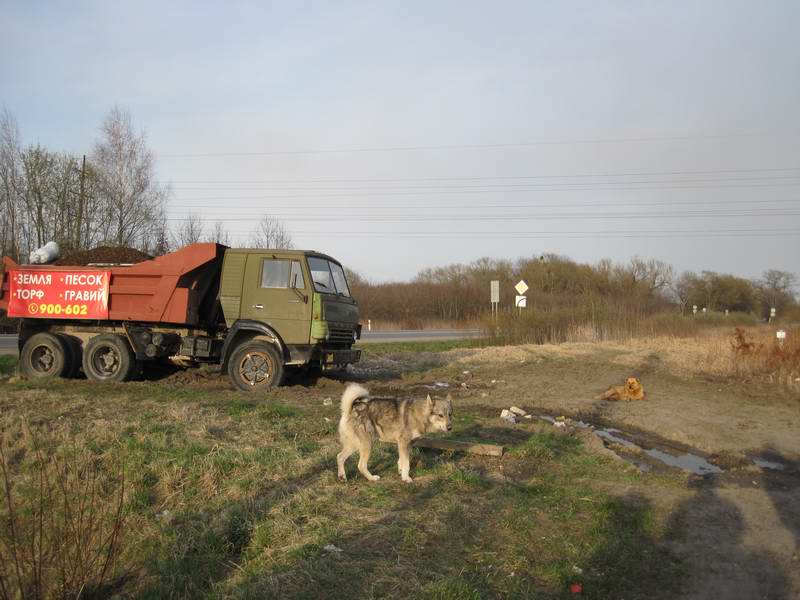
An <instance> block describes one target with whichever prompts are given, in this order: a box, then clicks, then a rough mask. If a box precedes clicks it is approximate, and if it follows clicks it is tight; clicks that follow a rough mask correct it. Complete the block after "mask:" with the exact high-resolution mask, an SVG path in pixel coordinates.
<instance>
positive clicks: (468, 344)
mask: <svg viewBox="0 0 800 600" xmlns="http://www.w3.org/2000/svg"><path fill="white" fill-rule="evenodd" d="M486 345H487V340H486V339H484V338H473V339H466V340H431V341H421V342H367V343H364V342H360V343H359V344H357V345H356V348H357V349H359V350H361V351H362V352H363V353H364V354H367V355H368V354H389V353H392V352H446V351H447V350H457V349H459V348H482V347H484V346H486Z"/></svg>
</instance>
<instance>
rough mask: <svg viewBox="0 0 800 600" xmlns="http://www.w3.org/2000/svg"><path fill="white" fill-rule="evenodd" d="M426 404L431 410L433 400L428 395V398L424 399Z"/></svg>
mask: <svg viewBox="0 0 800 600" xmlns="http://www.w3.org/2000/svg"><path fill="white" fill-rule="evenodd" d="M426 402H427V403H428V408H430V409H432V408H433V398H431V395H430V394H428V397H427V398H426Z"/></svg>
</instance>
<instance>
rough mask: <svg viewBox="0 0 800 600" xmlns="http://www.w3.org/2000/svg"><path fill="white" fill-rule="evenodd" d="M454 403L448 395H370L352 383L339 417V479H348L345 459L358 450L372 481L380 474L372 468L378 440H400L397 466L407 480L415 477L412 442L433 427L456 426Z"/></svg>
mask: <svg viewBox="0 0 800 600" xmlns="http://www.w3.org/2000/svg"><path fill="white" fill-rule="evenodd" d="M452 417H453V404H452V401H451V398H450V396H449V395H448V396H447V398H445V399H442V398H431V397H430V396H428V397H427V398H425V399H419V400H399V399H394V398H370V396H369V392H368V391H367V390H366V389H365V388H363V387H361V386H360V385H355V384H350V385H349V386H347V389H346V390H345V391H344V393H343V394H342V417H341V419H340V420H339V440H340V441H341V442H342V451H341V452H339V454H338V455H337V457H336V463H337V467H338V473H339V479H340V480H342V481H345V480H346V479H347V476H346V475H345V472H344V463H345V461H346V460H347V459H348V457H349V456H350V455H351V454H353V452H355V451H358V454H359V456H358V470H359V471H360V472H361V474H362V475H363V476H364V477H366V478H367V479H369V480H370V481H378V479H380V476H378V475H373V474H372V473H370V472H369V468H368V466H367V463H368V462H369V455H370V451H371V450H372V444H373V443H374V442H376V441H378V440H380V441H382V442H394V443H396V444H397V451H398V455H399V460H398V461H397V468H398V470H399V471H400V477H401V478H402V479H403V481H405V482H407V483H410V482H411V481H412V479H411V477H410V476H409V474H408V471H409V467H410V465H409V462H410V460H409V455H410V453H411V442H413V441H414V440H415V439H417V438H419V437H421V436H422V434H424V433H428V432H431V431H450V430H451V429H452V427H453V426H452Z"/></svg>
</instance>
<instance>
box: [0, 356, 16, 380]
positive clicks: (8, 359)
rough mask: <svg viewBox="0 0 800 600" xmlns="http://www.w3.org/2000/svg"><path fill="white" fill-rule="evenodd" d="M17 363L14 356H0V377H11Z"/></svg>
mask: <svg viewBox="0 0 800 600" xmlns="http://www.w3.org/2000/svg"><path fill="white" fill-rule="evenodd" d="M17 364H19V361H18V360H17V357H16V356H0V376H7V375H13V374H14V373H16V371H17Z"/></svg>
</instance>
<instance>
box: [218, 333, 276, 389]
mask: <svg viewBox="0 0 800 600" xmlns="http://www.w3.org/2000/svg"><path fill="white" fill-rule="evenodd" d="M283 372H284V369H283V360H281V356H280V354H279V353H278V349H277V348H276V347H275V345H274V344H270V343H269V342H261V341H257V340H255V341H251V342H247V343H245V344H242V345H241V346H239V347H238V348H236V349H235V350H234V351H233V352H232V353H231V356H230V358H229V359H228V376H229V377H230V378H231V381H233V384H234V385H235V386H236V387H237V388H239V389H240V390H242V391H245V392H254V391H261V390H271V389H272V388H276V387H278V386H279V385H280V384H281V383H282V382H283Z"/></svg>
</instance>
